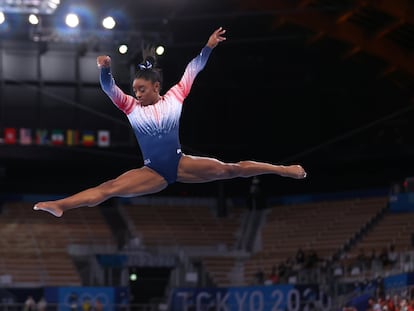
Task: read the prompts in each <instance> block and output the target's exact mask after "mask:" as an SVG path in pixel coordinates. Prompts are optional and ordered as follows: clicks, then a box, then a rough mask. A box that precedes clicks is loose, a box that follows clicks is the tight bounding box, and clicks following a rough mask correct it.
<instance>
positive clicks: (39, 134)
mask: <svg viewBox="0 0 414 311" xmlns="http://www.w3.org/2000/svg"><path fill="white" fill-rule="evenodd" d="M47 143H48V140H47V130H43V129H42V130H41V129H37V130H36V145H46V144H47Z"/></svg>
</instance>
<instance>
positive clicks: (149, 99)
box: [132, 78, 160, 106]
mask: <svg viewBox="0 0 414 311" xmlns="http://www.w3.org/2000/svg"><path fill="white" fill-rule="evenodd" d="M132 89H133V91H134V94H135V97H136V98H137V99H138V102H139V104H140V105H141V106H148V105H153V104H155V103H156V102H157V101H158V100H159V98H160V83H159V82H152V81H151V80H145V79H142V78H139V79H135V80H134V82H133V83H132Z"/></svg>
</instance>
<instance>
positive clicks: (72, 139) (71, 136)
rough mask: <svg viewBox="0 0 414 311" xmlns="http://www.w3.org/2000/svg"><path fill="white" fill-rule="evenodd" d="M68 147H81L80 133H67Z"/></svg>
mask: <svg viewBox="0 0 414 311" xmlns="http://www.w3.org/2000/svg"><path fill="white" fill-rule="evenodd" d="M66 145H68V146H76V145H79V131H78V130H67V131H66Z"/></svg>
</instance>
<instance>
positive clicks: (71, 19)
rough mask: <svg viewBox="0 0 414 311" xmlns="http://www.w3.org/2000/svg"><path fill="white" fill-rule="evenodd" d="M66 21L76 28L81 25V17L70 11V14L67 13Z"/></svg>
mask: <svg viewBox="0 0 414 311" xmlns="http://www.w3.org/2000/svg"><path fill="white" fill-rule="evenodd" d="M65 22H66V25H68V26H69V27H71V28H75V27H77V26H78V25H79V17H78V15H76V14H74V13H69V14H68V15H66V19H65Z"/></svg>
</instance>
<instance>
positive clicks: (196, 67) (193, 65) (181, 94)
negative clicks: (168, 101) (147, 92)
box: [170, 46, 212, 102]
mask: <svg viewBox="0 0 414 311" xmlns="http://www.w3.org/2000/svg"><path fill="white" fill-rule="evenodd" d="M211 50H212V49H211V48H209V47H208V46H205V47H204V48H203V49H202V50H201V52H200V54H198V55H197V56H196V57H195V58H194V59H193V60H191V62H190V63H189V64H188V65H187V67H186V68H185V71H184V74H183V76H182V78H181V80H180V82H178V83H177V84H176V85H175V86H173V87H172V88H171V90H170V91H171V92H172V93H173V94H174V96H175V97H176V98H177V99H178V100H179V101H180V102H183V101H184V99H185V98H186V97H187V96H188V94H189V93H190V90H191V86H192V85H193V82H194V79H195V78H196V76H197V74H198V73H199V72H200V71H201V70H203V69H204V67H205V65H206V63H207V60H208V58H209V56H210V53H211Z"/></svg>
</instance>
